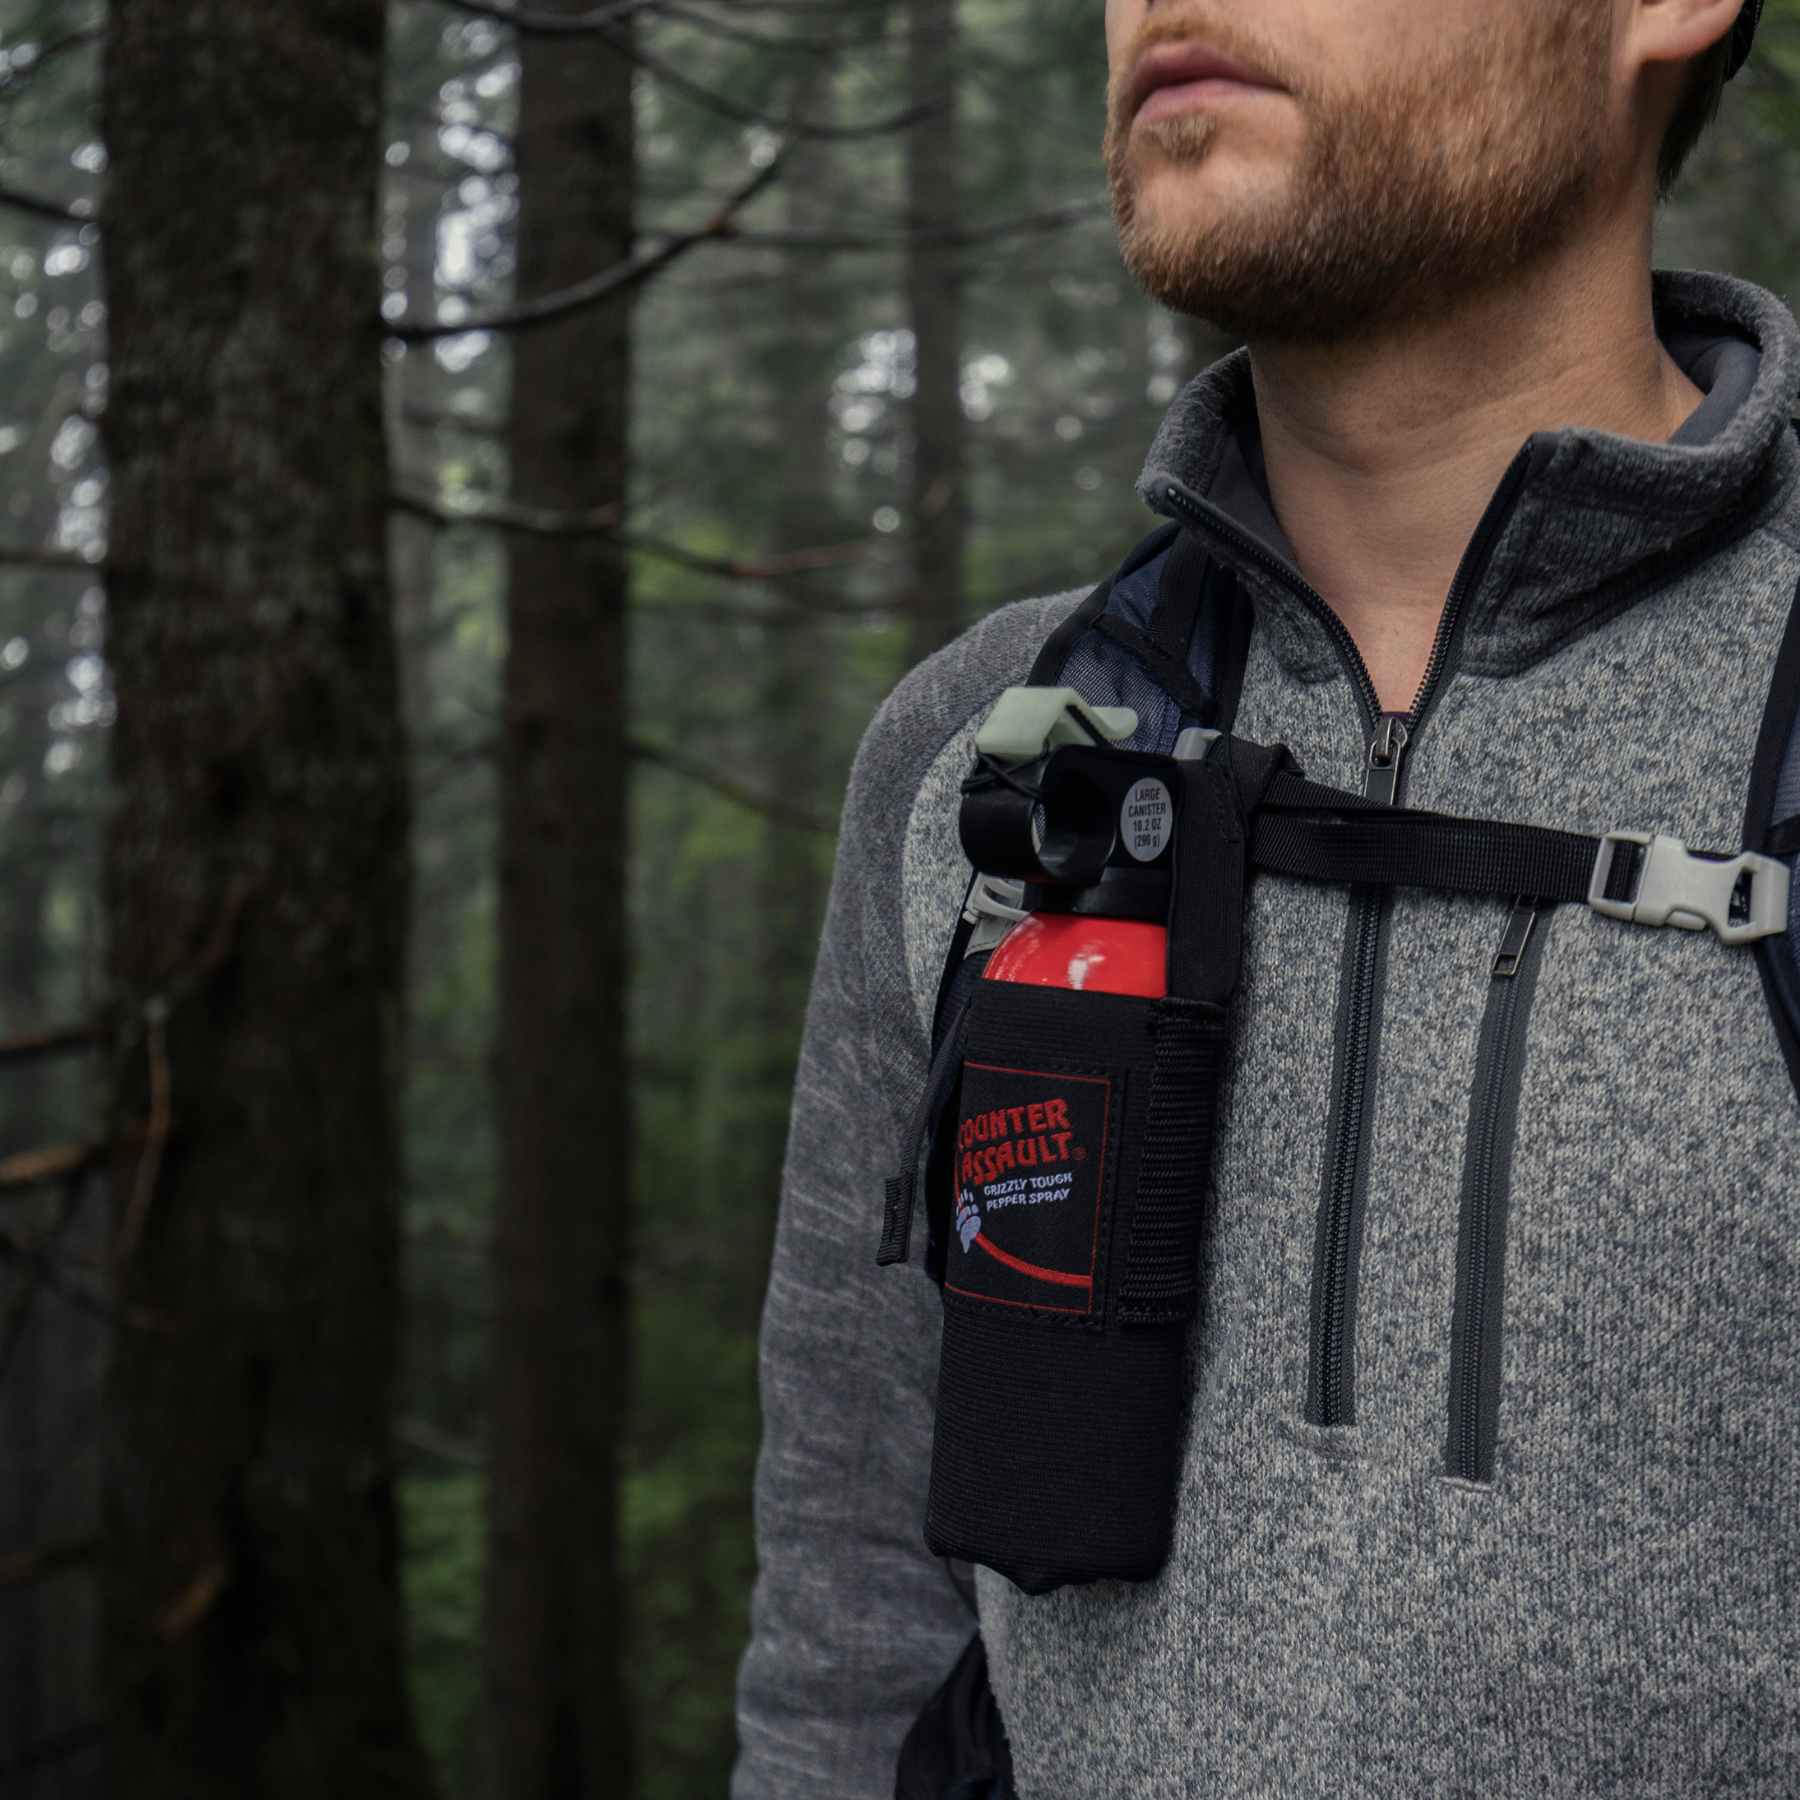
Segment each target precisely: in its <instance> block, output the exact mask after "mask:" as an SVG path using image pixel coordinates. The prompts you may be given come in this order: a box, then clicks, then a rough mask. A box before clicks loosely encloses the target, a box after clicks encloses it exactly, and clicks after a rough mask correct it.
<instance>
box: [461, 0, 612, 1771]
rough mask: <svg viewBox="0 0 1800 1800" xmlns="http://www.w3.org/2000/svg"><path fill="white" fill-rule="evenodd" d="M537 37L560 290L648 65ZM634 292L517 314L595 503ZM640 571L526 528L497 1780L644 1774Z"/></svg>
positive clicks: (532, 370) (524, 78)
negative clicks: (636, 1123) (632, 716)
mask: <svg viewBox="0 0 1800 1800" xmlns="http://www.w3.org/2000/svg"><path fill="white" fill-rule="evenodd" d="M589 7H590V0H556V9H558V10H562V11H565V12H581V11H584V10H589ZM541 9H542V10H549V8H548V7H547V6H544V7H541ZM621 29H622V30H626V29H628V26H627V25H625V24H624V23H623V22H622V23H621ZM519 53H520V89H519V120H518V128H517V136H516V140H515V141H516V157H517V167H518V175H519V215H518V226H517V229H518V277H517V283H518V291H519V293H520V295H521V296H522V297H534V296H538V295H542V294H546V293H550V292H553V291H555V290H556V289H559V288H562V287H566V286H568V285H569V284H570V283H572V282H575V281H577V280H580V279H582V278H583V277H586V276H590V275H592V274H594V273H595V272H596V271H597V270H600V269H604V268H607V267H610V266H611V265H612V264H614V263H616V262H618V261H620V260H622V259H623V258H624V257H626V256H627V255H629V254H630V252H631V249H632V230H633V226H632V208H633V186H634V181H635V172H634V171H635V165H634V153H635V147H634V135H633V118H632V98H631V65H630V63H629V62H628V61H626V60H625V58H624V57H622V56H620V55H619V54H618V53H617V52H616V51H615V50H614V49H612V48H611V47H609V46H607V45H605V44H603V43H599V42H596V41H595V40H594V39H591V38H589V39H560V38H555V37H548V38H546V37H536V36H531V35H525V36H522V37H521V40H520V44H519ZM630 311H631V308H630V300H629V298H627V299H625V300H624V301H621V302H612V303H606V304H603V305H601V306H598V307H589V308H587V309H585V310H583V311H581V312H578V313H576V314H573V315H571V316H568V317H565V318H563V319H561V320H559V321H557V322H556V323H554V324H551V325H547V326H543V327H540V328H538V329H535V330H531V331H527V332H523V333H521V334H520V335H519V336H518V337H517V338H516V339H515V341H514V344H513V392H512V413H511V427H510V433H509V439H510V452H511V463H512V490H513V494H514V497H515V498H516V499H518V500H519V501H521V502H525V503H529V504H530V505H533V506H537V507H550V508H555V509H559V510H566V511H584V510H587V509H589V508H594V507H599V506H604V505H606V504H608V503H611V502H614V501H623V499H624V498H625V492H626V470H627V464H626V451H627V427H628V423H629V412H628V402H629V390H630V352H631V338H630ZM626 583H627V571H626V565H625V559H624V557H623V555H622V553H621V552H620V551H619V550H618V549H617V547H616V546H615V545H613V544H612V543H611V542H610V541H608V540H606V539H604V538H593V537H589V538H567V539H554V538H527V537H524V536H518V537H515V538H514V539H513V540H512V541H511V543H510V545H509V551H508V566H507V657H506V672H505V677H504V708H503V716H504V722H503V726H502V741H501V755H500V1020H499V1039H498V1044H497V1056H496V1071H495V1072H496V1077H497V1088H498V1096H499V1107H500V1140H501V1193H500V1200H499V1216H498V1218H497V1220H496V1225H495V1231H494V1268H493V1294H494V1313H493V1320H492V1325H491V1327H490V1331H491V1336H490V1357H491V1379H490V1388H489V1411H488V1537H487V1574H486V1581H487V1589H486V1620H485V1628H484V1632H483V1646H484V1659H485V1670H484V1690H485V1715H486V1716H485V1726H486V1729H485V1733H484V1738H485V1754H486V1756H487V1758H488V1769H487V1775H486V1781H485V1786H486V1791H487V1792H488V1793H489V1794H490V1795H491V1796H493V1797H494V1800H584V1797H586V1796H600V1795H606V1796H612V1795H616V1794H629V1793H632V1792H634V1791H635V1789H634V1786H633V1769H634V1757H633V1743H632V1731H631V1721H630V1717H629V1712H628V1708H627V1703H626V1698H625V1689H624V1653H625V1645H626V1642H627V1632H626V1621H625V1607H624V1589H623V1584H622V1581H621V1576H620V1556H619V1547H618V1537H619V1501H618V1484H619V1466H620V1446H621V1438H622V1435H623V1431H624V1425H625V1418H626V1406H627V1399H628V1395H629V1391H630V1336H629V1316H628V1295H629V1277H630V1270H631V1233H630V1195H631V1179H632V1132H631V1102H632V1096H631V1084H630V1078H629V1073H628V1070H627V1067H626V1058H625V1017H626V1011H625V1003H626V991H625V989H626V980H627V974H628V964H627V957H626V947H625V929H626V913H625V906H626V869H625V850H626V841H625V834H626V797H627V783H628V779H629V775H630V763H629V757H628V753H627V748H626V743H627V737H626V723H627V721H626V692H625V652H626V637H625V617H626V614H625V602H626Z"/></svg>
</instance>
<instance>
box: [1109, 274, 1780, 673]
mask: <svg viewBox="0 0 1800 1800" xmlns="http://www.w3.org/2000/svg"><path fill="white" fill-rule="evenodd" d="M1651 283H1652V289H1651V292H1652V304H1653V309H1654V317H1655V324H1656V332H1657V336H1658V337H1659V338H1660V339H1661V340H1662V342H1663V345H1664V347H1665V348H1666V349H1667V350H1668V352H1669V354H1670V355H1671V356H1672V357H1673V358H1674V360H1675V362H1676V363H1677V365H1678V366H1679V367H1680V368H1681V369H1682V370H1683V371H1684V372H1685V373H1686V375H1687V376H1688V379H1689V380H1690V381H1692V382H1693V383H1694V384H1695V386H1696V387H1698V388H1700V389H1701V390H1702V391H1703V392H1704V394H1705V396H1706V397H1705V399H1704V400H1703V401H1702V402H1701V404H1700V405H1699V406H1698V407H1696V408H1695V410H1694V411H1693V412H1692V413H1691V414H1690V415H1689V416H1688V418H1687V419H1686V420H1685V421H1684V422H1683V424H1682V425H1681V427H1680V429H1679V430H1678V431H1676V433H1675V434H1674V436H1673V437H1672V438H1670V439H1669V441H1668V442H1667V443H1660V444H1658V443H1648V442H1645V441H1643V440H1641V439H1636V438H1627V437H1621V436H1618V435H1616V434H1614V433H1612V432H1605V431H1596V430H1591V429H1588V428H1585V427H1564V428H1562V429H1560V430H1554V431H1539V432H1533V433H1532V434H1531V436H1530V437H1529V438H1527V439H1526V440H1525V442H1524V443H1523V444H1522V445H1521V446H1520V450H1519V456H1518V458H1517V459H1515V463H1514V465H1513V467H1512V468H1511V469H1509V470H1508V474H1507V476H1506V477H1505V478H1504V479H1503V480H1502V482H1501V484H1500V487H1499V488H1498V489H1496V494H1495V499H1494V502H1493V503H1491V504H1490V508H1489V515H1490V516H1489V517H1487V518H1485V519H1484V525H1485V526H1486V527H1487V528H1488V529H1490V530H1492V529H1497V530H1498V537H1497V539H1496V541H1495V542H1494V545H1493V550H1492V554H1491V556H1490V557H1488V558H1487V559H1486V563H1485V567H1484V568H1483V570H1482V572H1481V574H1480V576H1479V579H1478V580H1477V582H1476V584H1475V586H1474V588H1473V589H1472V591H1471V592H1469V593H1468V594H1467V595H1466V596H1465V597H1464V604H1463V615H1464V623H1463V625H1462V629H1461V633H1460V645H1459V654H1458V656H1457V666H1458V667H1459V668H1462V669H1465V670H1468V671H1470V672H1471V673H1479V674H1487V675H1502V674H1510V673H1514V672H1516V671H1517V670H1519V669H1522V668H1526V667H1528V666H1529V665H1530V664H1531V663H1533V662H1536V661H1538V660H1539V659H1540V658H1542V657H1544V656H1546V655H1548V654H1549V653H1550V652H1551V651H1552V650H1554V649H1555V648H1557V647H1558V646H1559V645H1560V644H1563V643H1565V642H1567V641H1568V640H1570V639H1571V638H1574V637H1577V636H1579V635H1581V634H1582V633H1583V632H1584V631H1587V630H1589V629H1591V628H1592V627H1593V626H1595V625H1597V624H1599V623H1600V622H1601V621H1603V620H1604V619H1606V618H1608V617H1610V616H1611V615H1612V614H1613V613H1615V612H1616V611H1617V610H1618V609H1619V608H1620V607H1621V606H1625V605H1629V604H1630V603H1631V602H1632V601H1634V600H1636V599H1637V598H1639V597H1641V596H1642V595H1643V594H1645V593H1648V592H1650V591H1651V590H1652V589H1654V588H1655V587H1657V586H1659V585H1660V584H1661V583H1662V582H1663V581H1665V580H1667V579H1670V578H1672V577H1673V576H1674V575H1676V574H1678V573H1679V572H1680V571H1681V570H1682V569H1684V568H1685V567H1687V566H1688V565H1689V564H1691V563H1692V562H1693V561H1695V560H1696V559H1698V558H1700V557H1704V556H1706V555H1710V554H1713V553H1714V552H1716V551H1717V550H1718V549H1720V548H1722V547H1723V546H1724V545H1725V544H1727V543H1729V542H1730V541H1732V540H1733V539H1734V538H1736V537H1739V536H1741V535H1743V534H1744V533H1745V532H1748V531H1751V530H1754V529H1755V528H1756V527H1757V526H1759V525H1761V524H1764V523H1766V522H1768V521H1769V520H1770V519H1771V518H1772V517H1773V516H1774V515H1776V514H1778V513H1780V512H1781V511H1782V510H1783V508H1784V507H1786V506H1787V505H1788V504H1789V503H1790V502H1791V500H1792V499H1793V498H1794V495H1795V493H1796V489H1797V487H1800V449H1797V448H1796V446H1795V443H1794V438H1793V432H1792V429H1791V426H1790V423H1789V421H1790V419H1791V417H1792V416H1793V414H1794V412H1795V407H1796V400H1797V398H1800V327H1797V326H1796V324H1795V321H1794V317H1793V315H1792V314H1791V313H1790V312H1789V311H1788V309H1787V307H1786V306H1785V305H1784V304H1783V303H1782V301H1781V300H1780V299H1778V298H1777V297H1776V296H1775V295H1774V294H1771V293H1769V292H1767V291H1766V290H1765V289H1763V288H1760V287H1758V286H1756V285H1755V284H1753V283H1751V282H1747V281H1741V280H1739V279H1737V278H1735V277H1733V276H1728V275H1720V274H1714V273H1710V272H1705V271H1692V270H1663V269H1658V270H1656V271H1654V272H1653V274H1652V276H1651ZM1171 486H1172V487H1173V489H1174V490H1175V492H1176V494H1177V495H1178V496H1179V498H1171V492H1170V490H1171ZM1137 493H1138V496H1139V498H1140V499H1142V500H1143V501H1144V503H1145V504H1146V505H1147V506H1149V507H1150V508H1151V510H1152V511H1155V512H1158V513H1161V514H1163V515H1164V516H1165V517H1168V518H1173V519H1178V520H1179V521H1180V522H1181V523H1183V524H1186V525H1192V526H1194V527H1195V528H1196V529H1197V530H1199V531H1201V532H1202V533H1203V535H1205V536H1206V538H1207V542H1208V548H1209V549H1212V550H1213V551H1215V552H1216V554H1218V555H1219V556H1220V557H1221V558H1222V559H1223V560H1225V561H1227V562H1229V563H1230V564H1231V565H1232V566H1233V567H1235V568H1237V569H1238V570H1239V572H1240V573H1241V574H1242V575H1244V576H1245V578H1246V580H1247V583H1248V587H1249V591H1250V593H1251V595H1252V598H1253V600H1254V602H1255V604H1256V609H1257V619H1258V624H1259V626H1260V627H1261V628H1262V629H1263V630H1264V631H1265V632H1266V633H1268V635H1269V638H1270V641H1271V644H1272V647H1273V648H1274V650H1275V653H1276V655H1277V656H1278V657H1279V658H1280V660H1281V661H1282V663H1283V664H1284V666H1286V667H1287V668H1288V670H1289V671H1290V673H1292V674H1294V675H1296V676H1298V677H1299V678H1300V679H1302V680H1324V679H1328V678H1330V677H1332V676H1335V675H1337V674H1340V673H1342V672H1343V668H1344V663H1343V660H1342V657H1341V655H1340V652H1339V650H1338V648H1337V647H1336V646H1335V645H1334V643H1333V641H1332V637H1331V635H1330V632H1329V630H1328V628H1327V626H1326V625H1325V623H1324V622H1323V621H1322V620H1321V619H1320V618H1319V617H1318V615H1317V611H1316V608H1315V607H1314V605H1313V604H1312V603H1311V602H1310V601H1309V600H1308V599H1307V597H1306V591H1307V584H1306V582H1305V579H1304V577H1303V576H1302V575H1301V574H1300V572H1299V570H1298V568H1297V567H1296V566H1295V560H1294V551H1293V546H1292V544H1291V543H1290V542H1289V540H1288V537H1287V534H1286V533H1285V532H1284V531H1283V530H1282V528H1281V525H1280V522H1279V520H1278V519H1277V518H1276V516H1275V512H1274V509H1273V506H1272V504H1271V502H1270V499H1269V489H1268V482H1267V479H1266V477H1265V475H1264V471H1263V462H1262V443H1261V436H1260V432H1259V430H1258V426H1257V418H1256V403H1255V395H1254V390H1253V387H1252V384H1251V376H1250V353H1249V351H1248V350H1247V349H1240V350H1235V351H1233V352H1232V353H1231V354H1230V355H1228V356H1226V357H1223V358H1221V359H1220V360H1219V361H1218V362H1216V363H1214V364H1212V365H1211V366H1210V367H1209V368H1207V369H1204V370H1202V371H1201V372H1200V373H1199V374H1198V375H1196V376H1195V377H1194V378H1193V379H1192V380H1191V381H1189V382H1188V383H1187V385H1186V386H1185V387H1184V388H1183V389H1182V390H1181V391H1180V393H1178V394H1177V395H1176V396H1175V399H1174V401H1173V402H1172V403H1171V405H1170V407H1169V409H1168V411H1167V412H1166V413H1165V414H1164V416H1163V419H1162V423H1161V424H1160V425H1159V426H1158V428H1157V431H1156V435H1155V437H1154V438H1153V439H1152V441H1151V445H1150V450H1149V454H1148V455H1147V457H1146V458H1145V462H1144V467H1143V472H1142V474H1140V476H1139V477H1138V481H1137ZM1181 499H1185V500H1186V501H1187V502H1188V504H1187V505H1185V506H1184V505H1182V504H1181V503H1180V500H1181ZM1246 537H1248V539H1250V540H1252V542H1251V543H1249V544H1246V543H1245V538H1246ZM1325 598H1326V599H1327V601H1329V599H1330V596H1329V595H1327V596H1325Z"/></svg>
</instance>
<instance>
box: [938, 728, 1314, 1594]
mask: <svg viewBox="0 0 1800 1800" xmlns="http://www.w3.org/2000/svg"><path fill="white" fill-rule="evenodd" d="M1151 760H1153V761H1154V762H1155V763H1156V764H1157V765H1158V768H1159V770H1161V771H1166V774H1165V775H1164V779H1166V780H1167V781H1168V782H1169V783H1170V785H1171V787H1172V789H1173V791H1174V793H1175V794H1176V795H1177V797H1178V805H1177V807H1176V819H1175V826H1174V832H1175V836H1174V842H1173V846H1172V869H1171V874H1172V880H1171V881H1170V882H1169V884H1168V900H1167V913H1166V923H1167V926H1168V940H1167V943H1168V969H1167V988H1168V991H1167V994H1166V996H1165V997H1163V998H1160V999H1149V998H1140V997H1137V996H1133V995H1123V994H1110V993H1101V992H1086V991H1081V990H1078V989H1074V988H1057V987H1037V986H1031V985H1027V984H1024V983H1020V982H1010V981H976V982H975V983H974V984H973V987H972V989H971V990H970V998H969V1001H968V1006H967V1011H966V1013H965V1014H964V1018H963V1023H962V1027H961V1046H960V1088H959V1090H957V1091H953V1092H952V1093H951V1094H950V1095H949V1096H948V1098H947V1100H946V1102H945V1104H944V1106H943V1110H942V1116H941V1121H940V1123H939V1125H938V1128H937V1130H936V1132H935V1134H934V1136H933V1139H932V1150H931V1158H930V1164H929V1167H928V1172H927V1183H928V1186H927V1190H926V1192H927V1216H928V1218H929V1219H930V1223H931V1241H932V1248H931V1250H930V1252H929V1253H928V1258H927V1266H928V1267H930V1268H931V1270H932V1273H933V1275H934V1277H935V1278H937V1279H938V1280H939V1281H940V1283H941V1289H942V1294H943V1306H944V1323H943V1346H942V1356H941V1362H940V1369H939V1377H938V1399H937V1416H936V1426H935V1435H934V1439H933V1445H932V1460H931V1478H930V1491H929V1497H928V1500H927V1506H926V1522H925V1537H926V1542H927V1544H928V1546H929V1547H930V1549H931V1550H933V1551H934V1552H935V1553H937V1554H939V1555H942V1556H955V1557H960V1558H963V1559H965V1560H967V1561H970V1562H976V1563H982V1564H985V1565H986V1566H987V1567H989V1568H992V1569H995V1570H997V1571H998V1572H999V1573H1000V1574H1002V1575H1005V1576H1006V1577H1007V1578H1008V1579H1009V1580H1011V1581H1012V1582H1014V1583H1015V1584H1016V1585H1017V1586H1018V1587H1020V1588H1021V1589H1023V1590H1024V1591H1025V1592H1027V1593H1033V1594H1037V1593H1045V1592H1048V1591H1049V1590H1051V1589H1053V1588H1057V1587H1061V1586H1064V1585H1066V1584H1069V1583H1076V1582H1089V1581H1098V1580H1108V1579H1110V1580H1121V1581H1141V1580H1144V1579H1146V1578H1148V1577H1149V1576H1152V1575H1154V1574H1155V1573H1156V1572H1157V1571H1158V1570H1159V1569H1160V1568H1161V1567H1162V1565H1163V1563H1164V1561H1165V1560H1166V1558H1167V1556H1168V1552H1169V1545H1170V1539H1171V1534H1172V1528H1173V1519H1174V1509H1175V1491H1176V1484H1177V1479H1178V1474H1179V1468H1180V1458H1181V1449H1182V1442H1183V1438H1184V1436H1185V1414H1186V1405H1187V1386H1188V1383H1187V1359H1188V1340H1189V1329H1190V1326H1191V1324H1192V1321H1193V1319H1194V1317H1195V1312H1196V1307H1197V1304H1198V1301H1199V1265H1200V1246H1201V1231H1202V1225H1203V1220H1204V1215H1205V1210H1206V1203H1207V1196H1208V1189H1209V1170H1210V1167H1211V1161H1212V1143H1213V1127H1214V1118H1215V1113H1216V1108H1217V1101H1218V1094H1219V1086H1220V1080H1221V1077H1222V1074H1223V1071H1224V1064H1225V1058H1226V1054H1227V1046H1228V1043H1229V1009H1230V1005H1231V1001H1232V997H1233V995H1234V993H1235V992H1236V989H1237V985H1238V979H1239V972H1240V969H1241V966H1242V960H1243V933H1244V905H1245V895H1246V888H1247V883H1248V879H1249V867H1250V865H1249V860H1248V835H1249V821H1250V819H1251V817H1252V816H1253V814H1254V812H1255V810H1256V808H1257V806H1258V804H1259V803H1260V801H1261V798H1262V795H1263V793H1264V792H1265V790H1266V789H1267V787H1268V784H1269V781H1270V779H1271V778H1272V777H1273V776H1274V774H1275V773H1276V772H1277V771H1278V770H1280V769H1282V768H1284V767H1285V768H1291V767H1292V766H1293V764H1292V758H1291V757H1290V756H1289V754H1288V752H1287V750H1286V749H1285V748H1284V747H1282V746H1279V745H1277V746H1274V747H1271V748H1264V747H1262V746H1258V745H1254V744H1248V743H1245V742H1243V741H1241V740H1234V739H1232V738H1230V737H1229V736H1226V737H1221V738H1219V739H1218V740H1217V741H1216V742H1214V743H1213V745H1212V746H1211V748H1210V750H1209V751H1208V752H1207V754H1206V756H1205V758H1204V760H1202V761H1198V762H1178V761H1174V760H1172V759H1166V758H1156V759H1151Z"/></svg>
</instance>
